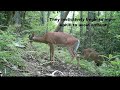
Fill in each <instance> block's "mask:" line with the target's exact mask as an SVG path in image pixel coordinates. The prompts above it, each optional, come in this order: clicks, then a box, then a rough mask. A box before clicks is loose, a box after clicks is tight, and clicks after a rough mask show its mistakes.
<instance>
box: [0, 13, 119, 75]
mask: <svg viewBox="0 0 120 90" xmlns="http://www.w3.org/2000/svg"><path fill="white" fill-rule="evenodd" d="M65 14H66V16H67V18H71V19H74V18H76V19H82V18H85V19H86V18H90V19H94V18H96V19H99V18H100V19H104V20H101V21H97V20H95V21H87V20H84V21H69V22H67V21H65V22H64V24H65V23H66V24H68V23H70V24H72V25H71V26H64V27H61V28H60V27H59V24H60V23H58V22H57V21H51V20H50V18H59V19H61V18H64V16H65ZM67 14H68V15H67ZM106 19H113V20H111V21H107V20H106ZM73 24H77V25H79V24H89V26H73ZM91 24H101V25H102V24H106V26H99V25H98V26H90V25H91ZM57 30H59V31H61V32H66V33H69V34H71V35H73V36H75V37H77V38H78V39H79V40H80V48H79V49H78V52H81V50H83V49H84V48H88V47H89V48H94V49H95V50H96V51H97V52H99V53H100V54H101V55H103V57H104V58H105V60H104V62H103V64H102V65H101V66H99V67H96V66H95V65H94V62H93V61H87V60H85V59H80V65H79V67H80V68H81V69H82V70H83V71H86V72H88V73H92V75H93V76H94V75H98V76H120V12H119V11H67V12H65V11H0V71H1V72H2V73H3V76H36V75H37V76H44V75H45V74H44V71H45V69H46V68H47V69H50V68H51V67H50V66H47V67H45V66H44V65H43V64H44V63H47V62H49V58H50V57H49V47H48V45H46V44H43V43H35V42H33V44H32V46H31V45H30V43H29V38H28V37H29V35H30V34H31V33H33V32H34V33H35V34H36V35H43V34H45V33H46V32H53V31H57ZM70 58H71V57H70V55H69V53H68V51H67V50H66V49H65V48H62V49H61V50H60V51H59V50H58V49H57V48H56V49H55V60H56V61H57V60H58V61H64V64H69V61H70ZM38 64H39V65H38ZM32 65H33V67H32ZM72 65H74V66H76V60H74V62H73V63H72ZM36 66H39V68H37V70H36ZM43 66H44V67H43ZM58 66H59V64H58ZM41 68H42V71H41ZM43 68H44V70H43ZM59 68H62V66H61V67H59ZM54 70H55V69H54ZM54 70H53V71H54ZM42 72H43V73H42ZM46 72H47V71H46ZM51 72H52V71H51ZM35 73H37V74H35ZM47 73H50V71H49V72H47ZM78 76H79V75H78ZM88 76H89V75H88Z"/></svg>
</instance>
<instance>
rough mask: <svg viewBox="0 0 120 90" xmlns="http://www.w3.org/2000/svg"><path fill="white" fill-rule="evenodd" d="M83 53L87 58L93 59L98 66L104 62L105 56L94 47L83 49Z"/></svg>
mask: <svg viewBox="0 0 120 90" xmlns="http://www.w3.org/2000/svg"><path fill="white" fill-rule="evenodd" d="M82 54H83V57H84V58H85V59H87V60H88V59H91V60H93V61H94V62H95V64H96V65H97V66H100V65H101V64H102V60H103V58H102V57H101V56H100V54H99V53H98V52H96V51H95V50H94V49H92V48H86V49H83V51H82Z"/></svg>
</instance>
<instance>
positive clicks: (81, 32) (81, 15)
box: [80, 11, 83, 37]
mask: <svg viewBox="0 0 120 90" xmlns="http://www.w3.org/2000/svg"><path fill="white" fill-rule="evenodd" d="M80 19H83V11H80ZM80 24H82V21H80ZM82 34H83V26H80V37H81V36H82Z"/></svg>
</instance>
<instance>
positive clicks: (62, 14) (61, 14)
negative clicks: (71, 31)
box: [60, 11, 64, 32]
mask: <svg viewBox="0 0 120 90" xmlns="http://www.w3.org/2000/svg"><path fill="white" fill-rule="evenodd" d="M63 16H64V11H61V13H60V19H63ZM63 28H64V27H61V28H60V31H61V32H63Z"/></svg>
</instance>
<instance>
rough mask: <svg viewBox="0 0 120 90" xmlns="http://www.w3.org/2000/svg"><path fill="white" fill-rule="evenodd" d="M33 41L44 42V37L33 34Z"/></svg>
mask: <svg viewBox="0 0 120 90" xmlns="http://www.w3.org/2000/svg"><path fill="white" fill-rule="evenodd" d="M33 41H35V42H42V43H45V42H46V41H45V38H44V37H39V36H34V37H33Z"/></svg>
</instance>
